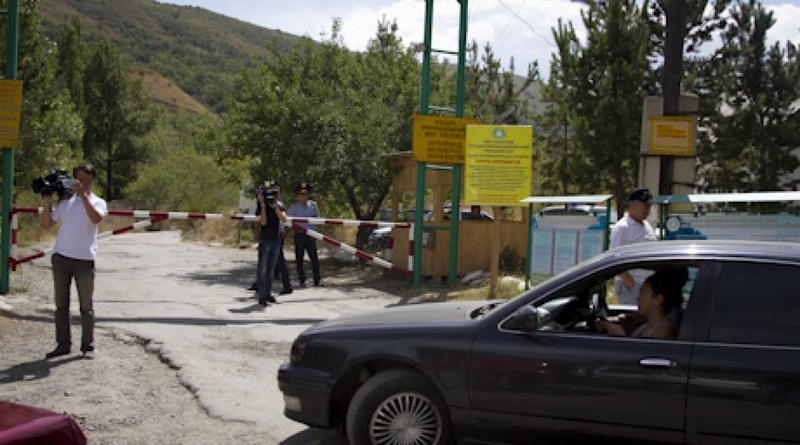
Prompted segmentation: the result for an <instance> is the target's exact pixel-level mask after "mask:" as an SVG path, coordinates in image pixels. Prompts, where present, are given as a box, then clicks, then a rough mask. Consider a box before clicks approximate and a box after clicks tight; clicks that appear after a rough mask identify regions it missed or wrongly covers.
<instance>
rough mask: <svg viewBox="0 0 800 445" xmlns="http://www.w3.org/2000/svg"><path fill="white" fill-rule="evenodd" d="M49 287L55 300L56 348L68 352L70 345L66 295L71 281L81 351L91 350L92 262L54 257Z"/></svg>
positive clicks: (92, 315)
mask: <svg viewBox="0 0 800 445" xmlns="http://www.w3.org/2000/svg"><path fill="white" fill-rule="evenodd" d="M51 262H52V265H53V287H54V290H55V300H56V314H55V319H56V342H57V343H58V346H59V347H66V348H69V347H70V346H71V344H72V335H71V332H70V317H69V297H70V295H69V291H70V285H71V284H72V279H73V278H74V279H75V287H76V288H77V289H78V301H79V302H80V308H81V351H92V350H93V349H94V308H93V305H92V294H94V261H91V260H77V259H74V258H68V257H65V256H64V255H60V254H58V253H54V254H53V257H52V259H51Z"/></svg>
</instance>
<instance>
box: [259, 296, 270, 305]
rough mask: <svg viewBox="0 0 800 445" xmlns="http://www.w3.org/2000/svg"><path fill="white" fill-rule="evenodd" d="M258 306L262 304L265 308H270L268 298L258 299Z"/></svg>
mask: <svg viewBox="0 0 800 445" xmlns="http://www.w3.org/2000/svg"><path fill="white" fill-rule="evenodd" d="M258 304H260V305H261V306H265V307H266V306H269V303H268V302H267V299H266V298H259V299H258Z"/></svg>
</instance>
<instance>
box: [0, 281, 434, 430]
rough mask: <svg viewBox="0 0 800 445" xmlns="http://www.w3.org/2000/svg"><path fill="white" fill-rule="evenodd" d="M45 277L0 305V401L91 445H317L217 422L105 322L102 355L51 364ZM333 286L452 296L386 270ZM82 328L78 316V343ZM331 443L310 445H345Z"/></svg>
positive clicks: (135, 342)
mask: <svg viewBox="0 0 800 445" xmlns="http://www.w3.org/2000/svg"><path fill="white" fill-rule="evenodd" d="M48 272H49V271H48V270H47V268H46V267H42V266H39V267H38V268H37V267H32V266H24V267H22V268H21V270H20V271H19V272H15V273H14V274H13V278H12V289H11V292H10V293H9V295H7V296H5V298H3V297H2V296H0V399H3V400H8V401H12V402H18V403H24V404H28V405H33V406H37V407H41V408H46V409H50V410H53V411H56V412H64V413H67V414H69V415H70V416H72V418H73V419H75V421H77V423H78V424H79V425H80V427H81V428H82V430H83V431H84V434H86V436H87V438H88V439H89V442H90V443H92V444H156V443H158V444H189V443H193V444H221V443H236V444H256V443H259V444H263V443H267V444H269V443H284V444H289V443H291V444H301V443H302V444H305V443H312V441H310V440H309V441H306V440H304V439H303V437H306V436H307V435H304V434H305V432H304V433H303V434H301V435H300V436H299V437H296V438H295V439H294V440H292V441H284V442H280V441H278V440H271V439H270V438H271V437H274V436H273V435H271V434H270V431H266V429H268V428H267V425H266V424H264V423H258V422H245V421H237V420H223V418H220V417H216V416H212V415H210V414H209V413H208V412H207V411H206V410H204V409H203V408H202V404H201V403H198V400H197V397H196V395H195V394H194V393H193V392H192V390H191V388H187V387H186V385H185V383H182V380H181V379H180V378H179V375H178V371H179V370H178V369H177V368H176V367H175V366H173V365H172V364H171V363H169V361H168V360H163V359H162V358H160V357H162V356H161V355H159V354H157V353H156V351H155V349H156V348H157V346H158V345H152V344H150V342H149V341H147V340H143V339H141V338H138V337H136V336H134V335H131V334H130V333H129V332H126V331H124V330H119V329H111V328H108V327H104V326H103V325H102V324H101V323H99V324H98V326H97V328H96V333H95V335H96V343H98V344H102V353H98V354H97V355H96V356H95V357H94V358H92V359H84V358H81V356H80V355H79V354H77V353H73V354H70V355H68V356H64V357H60V358H57V359H45V358H44V354H45V353H46V352H47V351H49V350H51V349H52V348H53V347H54V335H55V332H54V325H53V319H52V311H53V309H54V307H53V305H52V302H51V301H49V300H50V299H51V295H52V283H51V275H50V274H49V273H48ZM98 273H102V272H101V271H98ZM336 280H337V283H336V285H343V284H347V283H348V281H351V282H359V285H363V282H364V281H369V282H370V284H371V285H372V286H374V287H376V288H383V291H386V292H391V291H395V292H396V293H395V295H397V296H398V297H399V299H400V301H402V302H403V303H407V302H410V301H418V300H432V301H436V300H439V301H440V300H444V299H447V298H448V295H447V294H448V292H446V291H439V292H433V293H431V292H424V291H416V292H415V291H413V290H411V289H409V288H408V287H407V286H398V285H397V282H396V281H394V282H392V281H386V280H384V279H383V276H382V272H381V271H378V270H375V269H371V268H369V267H367V268H366V271H365V267H364V266H353V267H342V268H339V269H338V270H337V272H336ZM74 300H75V296H73V302H75V301H74ZM4 305H11V306H13V311H7V310H4V309H3V308H4ZM5 308H6V309H8V308H9V306H5ZM73 314H74V311H73ZM79 323H80V322H79V319H78V317H74V318H73V335H75V333H76V331H75V329H76V324H77V325H78V326H79ZM78 332H79V331H78ZM286 352H288V351H286ZM270 378H272V377H271V376H270ZM325 437H328V436H324V437H323V439H321V440H315V441H313V443H318V444H335V443H340V442H339V440H340V439H325Z"/></svg>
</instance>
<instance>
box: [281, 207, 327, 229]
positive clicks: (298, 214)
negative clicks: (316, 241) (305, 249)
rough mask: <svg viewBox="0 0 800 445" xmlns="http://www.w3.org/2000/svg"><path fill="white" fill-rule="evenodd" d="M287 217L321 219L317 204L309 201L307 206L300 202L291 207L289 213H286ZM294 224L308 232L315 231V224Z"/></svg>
mask: <svg viewBox="0 0 800 445" xmlns="http://www.w3.org/2000/svg"><path fill="white" fill-rule="evenodd" d="M286 215H287V216H291V217H295V218H317V217H319V212H318V211H317V204H316V203H315V202H314V201H308V202H307V203H306V205H303V203H301V202H299V201H298V202H296V203H294V204H292V205H291V206H290V207H289V211H287V212H286ZM292 224H297V225H298V226H300V227H302V228H304V229H307V230H314V224H310V223H306V222H293V223H292Z"/></svg>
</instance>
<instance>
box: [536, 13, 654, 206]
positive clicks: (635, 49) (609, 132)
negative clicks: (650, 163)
mask: <svg viewBox="0 0 800 445" xmlns="http://www.w3.org/2000/svg"><path fill="white" fill-rule="evenodd" d="M582 18H583V25H584V27H585V28H586V30H587V33H588V36H587V40H586V43H585V44H582V43H581V42H580V41H579V40H578V39H577V36H576V34H575V32H574V30H573V29H572V25H571V24H570V25H569V26H563V25H561V26H560V27H559V29H558V30H556V31H554V34H555V37H556V41H557V45H558V49H559V53H558V54H556V55H554V59H553V64H552V66H551V76H552V77H553V79H552V80H551V81H550V83H549V84H548V86H547V88H545V94H546V100H547V101H548V107H547V113H548V114H547V115H546V116H544V117H543V118H542V120H540V124H541V125H542V126H543V127H544V129H545V130H544V133H545V134H547V135H548V136H547V137H545V138H543V139H542V142H543V143H544V144H545V145H544V146H543V147H542V149H541V150H540V153H541V154H542V155H543V157H544V158H545V166H546V167H545V168H548V167H551V168H553V170H551V172H554V173H555V175H553V176H555V177H556V178H558V175H562V174H563V175H564V176H565V178H563V179H561V181H563V182H561V183H559V182H558V181H559V179H552V178H553V176H551V180H550V181H545V182H544V184H545V186H546V187H547V189H549V190H558V189H561V190H564V191H572V192H581V193H588V192H593V193H597V192H601V191H604V190H605V191H609V190H610V191H613V193H614V194H615V195H616V197H617V202H622V199H623V197H624V194H625V192H626V190H628V189H630V187H631V186H632V185H633V184H634V183H635V181H636V176H637V175H636V173H637V168H638V161H639V157H638V154H639V141H640V128H641V126H640V122H641V109H642V102H643V99H644V96H645V94H646V92H647V91H649V90H651V88H648V85H647V79H648V75H649V71H648V69H649V67H648V60H647V56H648V49H649V47H648V43H649V42H648V29H647V23H648V22H647V15H646V12H645V11H643V10H642V9H640V8H639V7H638V6H637V4H636V2H635V1H633V0H610V1H608V2H592V3H591V6H590V7H589V9H588V10H587V11H585V12H583V13H582ZM572 132H574V135H573V134H571V133H572ZM570 185H574V188H573V189H572V190H569V189H570Z"/></svg>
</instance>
